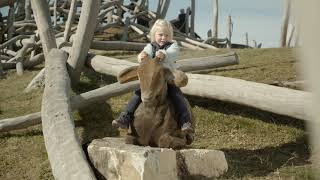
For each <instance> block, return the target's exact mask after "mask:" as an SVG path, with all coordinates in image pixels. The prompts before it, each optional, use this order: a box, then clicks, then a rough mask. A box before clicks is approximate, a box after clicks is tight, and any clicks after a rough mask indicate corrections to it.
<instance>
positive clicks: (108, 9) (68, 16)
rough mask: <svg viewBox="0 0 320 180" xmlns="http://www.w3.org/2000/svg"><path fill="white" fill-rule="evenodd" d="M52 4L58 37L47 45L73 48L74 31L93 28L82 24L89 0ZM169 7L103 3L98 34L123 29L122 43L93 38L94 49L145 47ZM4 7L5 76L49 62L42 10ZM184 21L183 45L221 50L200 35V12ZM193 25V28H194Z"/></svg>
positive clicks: (1, 52) (117, 0) (0, 22)
mask: <svg viewBox="0 0 320 180" xmlns="http://www.w3.org/2000/svg"><path fill="white" fill-rule="evenodd" d="M50 2H51V3H50V4H49V7H48V9H49V10H48V11H47V12H46V16H47V17H46V18H49V19H51V20H52V23H53V25H52V37H47V38H51V39H48V40H50V41H52V40H53V39H56V41H57V43H56V45H53V44H51V45H50V44H46V45H50V46H53V47H55V46H57V47H62V46H70V44H72V43H73V38H70V37H71V36H72V34H74V33H75V31H76V30H77V29H78V28H80V29H85V26H88V24H81V25H80V26H78V24H80V23H79V21H80V13H81V11H83V10H84V7H83V3H82V2H81V1H77V0H72V1H70V0H69V1H68V0H54V1H50ZM193 3H194V2H193ZM169 5H170V0H163V1H159V3H158V8H157V11H156V12H154V11H151V10H149V8H148V1H147V0H139V1H138V0H137V1H131V3H130V4H124V2H123V0H104V1H102V2H101V4H100V6H99V7H98V8H97V9H96V11H97V12H98V14H97V15H96V17H95V21H90V22H89V23H91V24H90V26H92V27H93V28H94V33H99V32H100V33H101V32H104V31H105V30H107V29H109V28H112V27H121V28H122V30H123V33H122V36H121V38H120V39H119V40H120V41H93V42H92V44H91V47H90V48H92V49H99V50H112V49H117V50H134V51H137V50H141V49H142V48H143V46H144V45H145V43H137V42H136V41H137V40H138V39H141V38H142V37H146V38H145V39H148V38H149V36H148V34H149V31H150V27H151V26H152V24H153V23H154V22H155V20H156V19H158V18H164V17H165V16H166V13H167V10H168V7H169ZM4 6H9V13H8V16H3V17H1V18H0V27H1V31H0V37H1V38H0V43H1V45H0V57H1V61H0V74H3V70H6V69H11V68H16V69H17V73H18V75H22V74H23V70H24V69H28V68H32V67H34V66H35V65H38V64H40V63H42V62H43V60H44V54H42V53H41V48H43V51H44V53H46V52H45V51H46V50H45V47H43V46H42V45H41V43H40V38H39V35H40V33H41V32H39V30H38V28H37V24H39V23H40V25H41V26H44V28H46V29H47V27H46V26H47V25H45V24H41V21H43V20H41V19H42V17H44V16H43V14H39V15H38V16H39V17H37V12H35V11H32V9H31V2H30V0H25V1H18V0H16V1H15V0H3V1H1V3H0V8H1V7H4ZM34 6H36V5H34ZM192 7H193V9H192V10H190V11H191V12H194V6H192ZM40 8H44V7H40ZM16 9H17V10H16ZM33 9H34V8H33ZM79 9H81V11H80V10H79ZM15 12H16V13H15ZM188 16H189V14H188ZM188 16H186V17H188ZM88 18H90V17H88ZM189 19H190V20H189ZM189 21H190V22H189ZM183 24H185V26H184V27H186V29H185V30H184V31H183V32H181V31H179V30H178V29H177V28H175V30H174V39H175V40H176V41H177V42H178V43H179V45H181V46H182V47H185V48H190V49H197V50H200V49H206V48H210V49H215V48H216V47H214V46H212V41H213V39H212V38H210V39H208V40H206V41H204V40H202V39H200V38H199V37H197V38H196V37H195V34H196V33H194V13H191V18H185V22H183ZM189 24H191V25H192V26H191V27H189ZM132 31H134V32H136V33H137V34H138V35H136V36H134V37H129V32H132ZM222 41H224V40H222Z"/></svg>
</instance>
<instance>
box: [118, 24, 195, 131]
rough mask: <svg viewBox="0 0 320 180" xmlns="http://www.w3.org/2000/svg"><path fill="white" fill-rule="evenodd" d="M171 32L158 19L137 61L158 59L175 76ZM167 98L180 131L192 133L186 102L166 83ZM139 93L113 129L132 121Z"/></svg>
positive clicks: (179, 91) (168, 25)
mask: <svg viewBox="0 0 320 180" xmlns="http://www.w3.org/2000/svg"><path fill="white" fill-rule="evenodd" d="M172 37H173V30H172V26H171V24H170V22H168V21H166V20H163V19H158V20H157V21H156V22H155V23H154V25H153V26H152V28H151V31H150V38H151V43H149V44H147V45H146V46H145V47H144V49H143V50H142V52H141V53H140V54H139V55H138V61H139V62H141V59H143V58H146V57H150V58H155V57H157V59H159V60H160V61H161V62H162V63H163V66H164V67H166V68H168V69H170V70H171V71H172V72H173V74H175V71H177V70H175V67H174V64H175V61H176V57H177V55H178V53H179V51H180V49H179V47H178V45H177V44H176V43H173V41H172ZM168 96H169V98H170V99H171V101H172V103H173V106H174V109H175V112H176V113H177V115H178V119H179V121H180V124H181V130H182V131H184V132H186V133H192V132H193V128H192V124H191V114H190V112H189V111H188V107H187V104H186V101H185V100H184V96H183V94H182V92H181V90H180V88H179V87H177V86H176V85H175V84H173V83H168ZM141 102H142V101H141V91H140V89H138V90H137V91H135V93H134V96H133V97H132V99H131V100H130V101H129V103H128V105H127V106H126V108H125V109H124V111H123V112H122V113H121V114H120V116H119V117H118V118H117V119H115V120H113V121H112V126H113V127H120V128H123V129H126V128H128V127H129V124H130V122H131V121H132V120H133V119H134V112H135V110H136V109H137V108H138V106H139V105H140V103H141Z"/></svg>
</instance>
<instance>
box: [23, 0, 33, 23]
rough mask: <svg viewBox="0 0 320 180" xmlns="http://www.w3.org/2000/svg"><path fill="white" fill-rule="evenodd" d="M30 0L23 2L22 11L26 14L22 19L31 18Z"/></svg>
mask: <svg viewBox="0 0 320 180" xmlns="http://www.w3.org/2000/svg"><path fill="white" fill-rule="evenodd" d="M30 1H31V0H26V2H25V4H24V12H25V14H26V16H25V18H24V20H31V13H32V9H31V2H30Z"/></svg>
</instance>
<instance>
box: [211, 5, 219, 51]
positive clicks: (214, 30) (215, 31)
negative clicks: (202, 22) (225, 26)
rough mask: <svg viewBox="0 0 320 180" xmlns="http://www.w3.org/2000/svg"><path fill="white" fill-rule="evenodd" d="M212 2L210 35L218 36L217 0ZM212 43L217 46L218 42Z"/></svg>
mask: <svg viewBox="0 0 320 180" xmlns="http://www.w3.org/2000/svg"><path fill="white" fill-rule="evenodd" d="M212 4H213V27H212V37H214V38H218V19H219V2H218V0H212ZM214 45H215V46H217V45H218V43H217V42H215V43H214Z"/></svg>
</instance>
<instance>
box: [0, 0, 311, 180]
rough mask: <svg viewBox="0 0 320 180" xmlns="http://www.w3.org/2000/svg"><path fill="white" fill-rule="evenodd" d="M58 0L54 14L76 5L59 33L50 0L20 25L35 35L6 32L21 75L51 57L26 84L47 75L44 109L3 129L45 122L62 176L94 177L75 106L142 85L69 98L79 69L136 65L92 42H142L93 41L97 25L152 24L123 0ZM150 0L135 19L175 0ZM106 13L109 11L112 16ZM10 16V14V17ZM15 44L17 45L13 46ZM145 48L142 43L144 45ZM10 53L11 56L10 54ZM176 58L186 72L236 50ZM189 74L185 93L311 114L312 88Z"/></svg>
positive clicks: (231, 60) (222, 60)
mask: <svg viewBox="0 0 320 180" xmlns="http://www.w3.org/2000/svg"><path fill="white" fill-rule="evenodd" d="M9 2H10V3H12V2H13V1H9V0H8V1H5V0H4V1H1V4H0V5H7V4H8V3H9ZM19 2H20V1H19ZM29 2H30V1H29ZM59 2H60V1H54V6H53V12H54V17H59V16H63V14H64V12H65V11H66V9H65V8H66V7H70V9H68V11H67V12H66V13H67V14H68V17H67V22H66V23H65V25H64V26H63V27H64V31H63V32H62V33H61V32H58V31H59V28H57V26H62V25H61V24H59V23H58V22H56V23H55V22H51V19H52V17H51V14H50V12H51V8H50V7H49V4H48V2H47V1H46V0H31V4H32V11H33V14H32V15H31V17H33V18H34V21H33V22H32V23H33V24H34V23H36V26H32V27H33V28H34V27H36V29H31V28H30V29H29V27H27V28H26V31H22V32H31V33H30V34H23V33H21V34H19V35H17V36H15V37H11V38H8V37H9V35H8V34H6V35H7V37H5V38H7V39H6V42H5V43H3V44H1V48H2V49H1V53H2V54H3V56H4V57H5V58H4V59H5V60H2V65H3V66H4V64H5V66H7V65H8V64H9V63H12V64H13V65H11V66H15V67H16V68H17V72H18V74H22V73H23V69H24V68H26V67H27V64H32V63H33V62H35V61H37V62H38V61H43V60H45V68H44V69H43V70H41V71H40V73H39V74H38V75H37V76H36V77H35V78H34V79H33V80H32V81H31V82H30V84H29V86H28V88H27V90H30V89H32V88H30V87H37V84H39V83H40V84H41V82H43V81H44V83H45V89H44V93H43V98H42V107H41V112H38V113H33V114H29V115H25V116H21V117H16V118H10V119H4V120H1V121H0V132H3V131H10V130H15V129H21V128H25V127H28V126H31V125H35V124H39V123H41V124H42V128H43V135H44V139H45V145H46V149H47V152H48V157H49V160H50V164H51V167H52V172H53V175H54V177H55V178H56V179H95V176H94V174H93V172H92V170H91V167H90V166H89V163H88V162H87V160H86V157H85V155H84V153H83V151H82V148H81V145H80V143H79V141H78V138H77V135H76V133H75V130H74V129H75V127H74V122H73V119H72V116H71V111H72V110H76V109H78V108H80V107H85V106H87V105H89V104H91V103H94V102H97V101H101V100H102V99H107V98H111V97H114V96H118V95H121V94H123V93H127V92H130V91H132V90H134V89H136V88H138V87H139V82H137V81H134V82H130V83H126V84H118V83H115V84H110V85H107V86H105V87H102V88H99V89H95V90H93V91H89V92H86V93H83V94H79V95H76V96H73V97H70V94H69V92H70V89H71V88H72V87H75V86H77V83H78V81H79V77H80V73H81V71H82V69H83V67H84V66H85V65H86V66H87V67H89V68H92V69H93V70H95V71H96V72H97V73H102V74H109V75H114V76H117V75H118V74H119V73H120V71H121V70H123V69H125V68H128V67H130V66H134V65H136V64H135V63H132V62H129V61H125V60H119V59H115V58H111V57H105V56H99V55H95V54H92V53H89V48H91V47H93V46H95V47H101V48H105V49H106V50H108V49H111V48H112V47H113V48H114V47H117V48H118V49H121V48H124V47H125V48H126V49H131V48H136V49H135V50H137V47H135V46H137V44H130V43H131V42H130V43H129V42H126V41H117V42H111V41H105V42H96V41H92V39H93V36H94V33H95V32H96V31H97V29H98V30H101V28H102V29H103V28H107V27H108V25H109V26H112V24H115V23H123V24H125V26H126V27H131V28H132V29H135V31H137V32H140V34H141V35H145V36H147V32H148V31H149V26H148V27H146V26H143V25H139V24H137V23H134V21H133V20H132V21H131V20H130V19H129V20H128V18H126V20H124V22H123V20H122V18H121V13H122V12H123V11H126V8H127V7H125V6H124V5H123V1H122V0H118V1H116V0H115V1H83V2H82V4H81V13H80V14H77V13H78V12H77V11H76V7H77V6H79V4H80V2H78V1H75V0H72V1H71V2H69V1H63V2H62V1H61V3H59ZM66 2H67V3H66ZM146 2H147V1H145V0H140V1H137V2H136V3H134V10H136V9H138V10H139V9H140V10H139V11H138V10H137V12H138V13H136V14H135V15H136V16H135V17H133V16H132V18H137V17H139V15H141V14H148V17H149V18H150V19H151V20H155V19H156V18H161V17H164V16H165V13H166V11H167V10H166V9H167V6H168V3H169V2H170V1H169V0H167V1H166V0H162V1H159V6H158V7H159V8H158V10H159V11H157V12H152V11H149V10H146V9H143V8H144V7H145V4H146ZM68 3H69V4H68ZM26 4H27V1H26ZM25 7H26V6H25ZM58 7H59V8H60V10H59V8H58ZM111 9H112V10H111ZM134 10H133V11H134ZM127 11H129V10H127ZM58 12H60V15H59V16H58V15H56V14H58ZM110 12H112V13H110ZM108 13H109V14H111V16H109V15H107V14H108ZM133 14H134V13H133ZM9 15H10V13H9ZM14 17H16V15H14ZM17 17H18V16H17ZM108 18H111V19H112V20H110V21H108V20H107V23H105V21H106V19H108ZM129 18H130V16H129ZM6 19H10V18H8V17H7V18H6ZM55 19H57V18H54V21H55ZM99 28H100V29H99ZM27 29H28V30H27ZM72 30H74V31H75V34H74V35H73V37H72V38H70V37H71V33H70V32H72ZM124 36H125V35H124ZM123 39H125V38H123ZM174 39H175V40H176V41H178V42H179V43H180V44H181V46H189V47H196V48H197V49H203V48H214V47H213V46H211V45H208V44H204V43H201V42H199V41H197V40H196V39H195V38H190V36H186V35H185V34H183V33H180V32H175V37H174ZM19 44H20V48H18V50H17V51H14V50H15V49H16V48H17V47H19ZM10 45H14V46H15V47H13V49H12V50H11V49H10ZM108 45H109V46H108ZM139 47H140V48H142V47H143V45H141V46H139ZM41 49H42V51H41ZM9 53H12V55H10V56H9ZM32 54H33V55H32ZM36 57H37V58H36ZM2 59H3V58H2ZM36 59H38V60H36ZM40 59H41V60H40ZM177 63H178V68H179V69H181V70H182V71H198V70H205V69H212V68H216V67H222V66H226V65H232V64H237V63H238V57H237V55H236V54H235V53H230V54H224V55H220V56H211V57H204V58H196V59H185V60H180V61H178V62H177ZM34 64H36V63H34ZM8 66H9V65H8ZM67 67H68V68H67ZM187 75H188V78H189V83H188V85H187V86H186V87H184V88H183V89H182V90H183V92H184V93H186V94H190V95H196V96H201V97H207V98H214V99H218V100H224V101H230V102H235V103H239V104H244V105H248V106H252V107H256V108H258V109H262V110H266V111H271V112H275V113H279V114H283V115H287V116H292V117H295V118H299V119H306V120H308V119H309V117H308V116H307V114H306V113H305V110H304V107H305V106H304V102H306V101H309V100H310V98H311V97H310V94H308V93H306V92H302V91H296V90H290V89H286V88H281V87H275V86H270V85H265V84H259V83H253V82H248V81H244V80H238V79H233V78H225V77H218V76H209V75H199V74H187Z"/></svg>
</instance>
